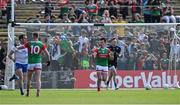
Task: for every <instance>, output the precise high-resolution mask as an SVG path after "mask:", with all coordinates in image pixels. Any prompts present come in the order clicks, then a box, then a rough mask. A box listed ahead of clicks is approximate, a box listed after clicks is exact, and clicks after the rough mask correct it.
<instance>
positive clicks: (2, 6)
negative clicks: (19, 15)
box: [0, 0, 8, 19]
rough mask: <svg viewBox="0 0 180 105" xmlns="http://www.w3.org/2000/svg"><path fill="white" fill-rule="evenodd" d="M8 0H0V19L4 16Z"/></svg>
mask: <svg viewBox="0 0 180 105" xmlns="http://www.w3.org/2000/svg"><path fill="white" fill-rule="evenodd" d="M7 2H8V0H0V12H1V14H0V19H2V18H3V17H5V16H6V6H7Z"/></svg>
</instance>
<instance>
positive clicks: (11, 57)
mask: <svg viewBox="0 0 180 105" xmlns="http://www.w3.org/2000/svg"><path fill="white" fill-rule="evenodd" d="M13 54H14V51H13V50H11V51H10V53H9V54H8V57H9V59H11V60H12V61H15V59H14V57H13Z"/></svg>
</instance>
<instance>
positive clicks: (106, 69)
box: [96, 65, 108, 72]
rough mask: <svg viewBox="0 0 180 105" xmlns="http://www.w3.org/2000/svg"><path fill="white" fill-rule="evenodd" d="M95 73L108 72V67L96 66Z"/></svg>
mask: <svg viewBox="0 0 180 105" xmlns="http://www.w3.org/2000/svg"><path fill="white" fill-rule="evenodd" d="M96 71H105V72H108V66H100V65H96Z"/></svg>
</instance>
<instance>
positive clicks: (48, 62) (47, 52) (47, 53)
mask: <svg viewBox="0 0 180 105" xmlns="http://www.w3.org/2000/svg"><path fill="white" fill-rule="evenodd" d="M44 51H45V53H46V55H47V56H48V61H47V66H49V65H50V61H51V57H50V54H49V51H48V50H47V48H46V49H44Z"/></svg>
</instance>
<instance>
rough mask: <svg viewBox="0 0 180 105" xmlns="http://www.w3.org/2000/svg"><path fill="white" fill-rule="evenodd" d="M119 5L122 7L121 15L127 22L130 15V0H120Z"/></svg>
mask: <svg viewBox="0 0 180 105" xmlns="http://www.w3.org/2000/svg"><path fill="white" fill-rule="evenodd" d="M118 4H119V5H120V6H119V7H120V14H122V16H123V19H124V20H126V17H127V16H129V14H128V6H129V4H130V0H118Z"/></svg>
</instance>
